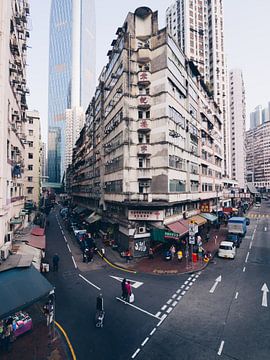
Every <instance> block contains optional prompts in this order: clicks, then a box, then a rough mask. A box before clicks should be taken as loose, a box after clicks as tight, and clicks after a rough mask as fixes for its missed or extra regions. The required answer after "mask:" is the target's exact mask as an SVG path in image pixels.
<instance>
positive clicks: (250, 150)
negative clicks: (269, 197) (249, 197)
mask: <svg viewBox="0 0 270 360" xmlns="http://www.w3.org/2000/svg"><path fill="white" fill-rule="evenodd" d="M246 154H247V155H246V176H247V182H250V183H253V185H254V186H255V187H256V188H257V189H259V188H260V189H263V188H266V189H267V190H269V189H270V121H268V122H266V123H264V124H261V125H259V126H257V127H255V128H254V129H250V130H248V131H247V132H246Z"/></svg>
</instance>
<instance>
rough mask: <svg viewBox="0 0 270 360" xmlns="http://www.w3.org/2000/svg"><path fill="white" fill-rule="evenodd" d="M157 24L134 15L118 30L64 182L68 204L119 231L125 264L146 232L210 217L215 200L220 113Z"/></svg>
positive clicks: (148, 16)
mask: <svg viewBox="0 0 270 360" xmlns="http://www.w3.org/2000/svg"><path fill="white" fill-rule="evenodd" d="M157 17H158V14H157V12H152V11H151V10H150V9H149V8H147V7H141V8H138V9H137V10H136V11H135V13H129V14H128V16H127V18H126V20H125V22H124V25H123V26H122V27H120V28H118V30H117V32H116V35H117V37H116V39H114V40H113V41H112V44H111V46H112V48H111V49H110V50H109V52H108V57H109V62H108V64H107V65H106V67H105V68H104V69H103V71H102V73H101V75H100V78H99V85H98V87H97V89H96V93H95V97H94V98H93V99H92V101H91V103H90V105H89V107H88V109H87V112H86V125H85V126H84V128H83V129H82V131H81V133H80V137H79V139H78V140H77V142H76V146H75V149H74V152H73V164H72V166H70V167H69V171H68V177H67V179H68V183H69V187H70V188H69V191H70V193H71V195H72V198H73V202H74V203H76V204H78V205H79V206H84V207H88V208H89V209H92V210H93V211H96V212H99V213H101V214H102V216H103V219H104V220H106V219H107V221H109V222H110V223H114V224H117V225H119V231H118V242H119V244H120V246H121V247H122V248H123V249H126V248H128V247H129V246H130V245H131V246H133V250H134V254H135V256H138V253H139V252H140V251H145V250H141V249H146V248H147V244H148V242H149V240H150V233H149V227H150V226H161V227H162V226H164V224H165V223H169V222H170V223H172V222H174V221H177V220H179V219H182V218H184V217H189V216H192V215H195V214H198V213H200V208H201V207H202V206H204V207H207V208H208V209H209V211H211V210H212V209H214V208H216V206H217V201H218V200H219V199H218V198H219V196H220V195H221V194H220V191H221V184H222V180H221V177H222V117H221V112H220V110H219V107H218V105H217V104H216V103H215V102H214V101H213V99H211V98H210V95H209V91H208V88H207V86H206V85H205V83H204V82H203V80H202V79H201V77H200V74H199V72H198V70H197V68H196V67H195V66H194V65H193V63H192V62H190V61H189V60H188V59H187V58H186V56H185V55H184V53H183V52H182V51H181V50H180V49H179V47H178V46H177V45H176V43H175V42H174V40H173V39H172V37H171V36H170V35H169V34H168V32H167V29H166V28H165V29H162V30H159V29H158V21H157ZM142 244H143V245H142ZM141 245H142V246H141Z"/></svg>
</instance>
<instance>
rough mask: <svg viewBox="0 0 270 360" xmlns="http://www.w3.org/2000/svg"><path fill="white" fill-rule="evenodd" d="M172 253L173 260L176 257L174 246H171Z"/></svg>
mask: <svg viewBox="0 0 270 360" xmlns="http://www.w3.org/2000/svg"><path fill="white" fill-rule="evenodd" d="M170 251H171V254H172V260H173V258H174V255H175V246H174V245H172V246H171V248H170Z"/></svg>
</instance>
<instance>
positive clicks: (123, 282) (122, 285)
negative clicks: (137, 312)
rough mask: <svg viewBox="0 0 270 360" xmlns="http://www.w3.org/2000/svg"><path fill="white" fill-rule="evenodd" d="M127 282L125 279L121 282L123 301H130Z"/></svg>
mask: <svg viewBox="0 0 270 360" xmlns="http://www.w3.org/2000/svg"><path fill="white" fill-rule="evenodd" d="M126 285H127V280H126V279H123V281H122V282H121V287H122V299H123V300H125V301H127V300H128V292H127V287H126Z"/></svg>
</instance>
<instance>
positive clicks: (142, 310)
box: [116, 297, 160, 320]
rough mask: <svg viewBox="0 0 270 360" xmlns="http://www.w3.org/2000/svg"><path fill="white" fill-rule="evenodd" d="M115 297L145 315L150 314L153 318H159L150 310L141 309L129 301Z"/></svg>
mask: <svg viewBox="0 0 270 360" xmlns="http://www.w3.org/2000/svg"><path fill="white" fill-rule="evenodd" d="M116 299H117V300H119V301H121V302H123V303H124V304H126V305H129V306H131V307H133V308H134V309H137V310H139V311H141V312H143V313H145V314H147V315H150V316H152V317H154V318H155V319H158V320H160V318H159V317H158V316H156V315H154V314H151V313H150V312H148V311H146V310H144V309H142V308H139V307H138V306H136V305H133V304H131V303H129V302H127V301H125V300H123V299H121V298H119V297H116Z"/></svg>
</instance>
